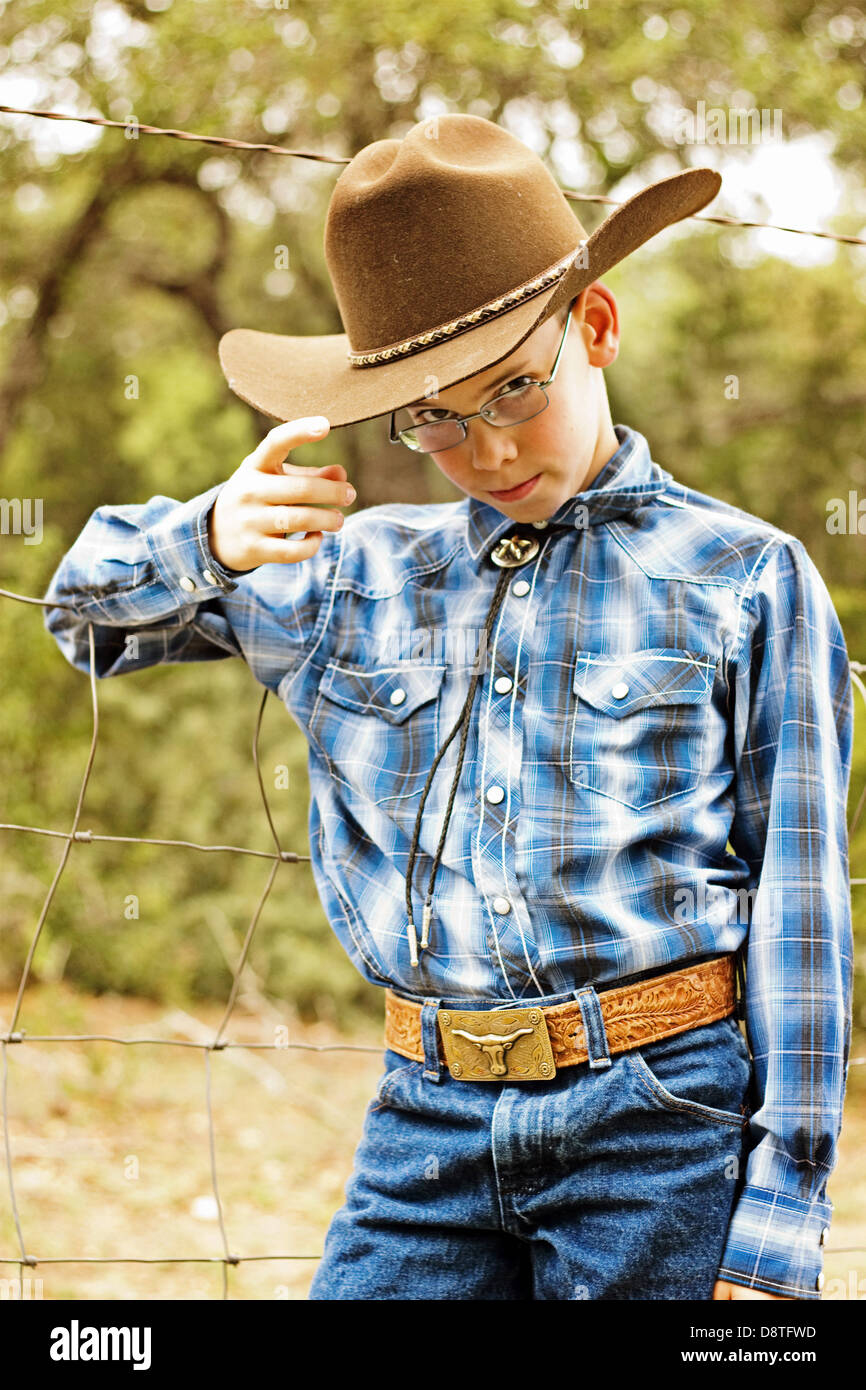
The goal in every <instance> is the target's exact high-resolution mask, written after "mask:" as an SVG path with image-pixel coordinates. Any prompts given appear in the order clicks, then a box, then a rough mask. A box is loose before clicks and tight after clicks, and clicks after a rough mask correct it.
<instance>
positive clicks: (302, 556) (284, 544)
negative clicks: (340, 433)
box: [208, 416, 355, 570]
mask: <svg viewBox="0 0 866 1390" xmlns="http://www.w3.org/2000/svg"><path fill="white" fill-rule="evenodd" d="M317 425H318V426H319V428H318V429H317V428H316V426H317ZM329 429H330V425H329V424H328V421H327V420H325V419H324V418H323V417H321V416H314V417H312V418H309V419H303V420H289V421H287V422H286V423H285V424H281V425H275V426H274V428H273V429H272V430H270V431H269V433H268V434H266V435H265V437H264V439H263V440H262V441H261V443H260V444H259V445H258V447H257V448H256V449H254V450H253V452H252V453H251V454H248V455H247V457H246V458H245V459H244V461H243V463H241V464H240V466H239V467H238V469H237V470H236V471H235V472H234V473H233V474H232V476H231V477H230V478H229V480H228V482H227V483H226V484H225V486H224V487H223V488H222V489H221V490H220V492H219V494H218V495H217V499H216V501H215V502H214V505H213V507H212V508H211V510H210V515H209V517H208V541H209V544H210V548H211V553H212V555H213V556H214V558H215V559H216V560H218V561H219V563H220V564H221V565H225V566H226V568H227V569H233V570H249V569H255V568H256V566H258V565H265V564H277V565H294V564H297V563H298V561H299V560H306V559H307V558H308V557H309V556H310V555H314V554H315V552H316V551H317V550H318V548H319V546H320V545H321V543H322V534H323V532H324V531H337V530H339V528H340V527H341V526H342V524H343V515H342V512H338V511H334V510H333V508H335V507H341V506H343V507H344V506H348V505H349V503H350V502H352V501H353V500H354V497H355V493H354V490H352V495H351V496H348V495H347V486H346V470H345V468H343V466H342V464H339V463H328V464H325V465H324V467H322V468H309V467H304V466H303V465H301V464H296V463H286V462H284V459H285V457H286V455H287V454H288V453H289V451H290V450H291V449H295V448H297V446H298V445H299V444H308V443H310V442H311V441H312V440H314V439H324V437H325V435H326V434H327V433H328V430H329ZM295 531H296V532H299V533H301V534H299V535H297V536H293V537H292V538H291V539H289V540H286V539H285V533H286V532H295Z"/></svg>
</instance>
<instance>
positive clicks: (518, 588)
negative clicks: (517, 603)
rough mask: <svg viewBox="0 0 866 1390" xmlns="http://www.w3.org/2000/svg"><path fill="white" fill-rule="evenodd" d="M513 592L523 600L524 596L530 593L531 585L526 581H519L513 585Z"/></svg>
mask: <svg viewBox="0 0 866 1390" xmlns="http://www.w3.org/2000/svg"><path fill="white" fill-rule="evenodd" d="M511 592H512V593H513V594H516V595H517V597H518V598H523V595H524V594H528V593H529V585H528V583H527V582H526V580H525V579H518V580H516V582H515V583H514V584H512V586H511Z"/></svg>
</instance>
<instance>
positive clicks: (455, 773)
mask: <svg viewBox="0 0 866 1390" xmlns="http://www.w3.org/2000/svg"><path fill="white" fill-rule="evenodd" d="M719 182H720V180H719V179H718V176H717V175H715V174H713V172H712V171H711V170H688V171H686V172H684V173H683V174H680V175H677V176H676V177H675V178H673V179H669V180H663V181H662V182H661V183H659V184H655V185H653V186H652V187H651V188H649V189H646V190H644V191H643V193H641V194H638V195H637V196H636V197H635V198H633V199H631V200H630V201H629V202H628V203H626V204H624V205H623V206H622V207H621V208H619V209H617V211H616V212H615V213H613V214H612V215H611V216H610V217H609V218H607V219H606V221H605V222H604V223H603V224H602V226H601V227H600V228H599V229H598V230H597V231H596V232H595V233H594V234H593V236H592V237H590V238H588V239H587V237H586V235H585V233H584V232H583V228H582V227H581V226H580V224H579V222H577V219H576V218H575V217H574V215H573V213H572V211H571V209H570V207H569V206H568V204H567V202H566V200H565V198H564V197H563V195H562V193H561V191H560V190H559V189H558V187H557V185H556V184H555V182H554V180H553V179H552V178H551V176H550V174H549V173H548V172H547V170H546V168H545V167H544V165H543V164H542V163H541V161H540V160H538V159H537V157H536V156H535V155H534V154H531V153H530V152H529V151H527V150H526V149H525V147H524V146H523V145H522V144H521V143H520V142H519V141H517V140H516V139H514V138H513V137H512V136H510V135H508V134H507V133H506V132H505V131H503V130H501V129H499V127H497V126H495V125H494V124H492V123H491V122H488V121H485V120H482V119H480V118H477V117H472V116H465V115H455V116H448V117H440V118H438V120H437V121H436V122H435V123H434V124H433V127H432V129H431V126H430V124H429V123H425V124H421V125H418V126H415V127H413V129H412V130H411V131H410V132H409V133H408V135H407V136H406V137H405V138H404V139H403V140H402V141H397V140H385V141H378V142H376V143H375V144H373V145H370V146H368V147H367V148H366V149H365V150H362V151H361V152H360V154H359V155H357V156H356V157H355V159H354V160H353V161H352V162H351V163H350V164H349V165H348V166H347V168H346V169H345V170H344V172H343V173H342V175H341V176H340V178H339V180H338V181H337V184H336V186H335V189H334V193H333V196H332V199H331V203H330V205H329V209H328V218H327V223H326V232H325V249H326V255H327V259H328V265H329V269H330V272H331V276H332V279H333V281H334V285H335V291H336V294H337V299H338V302H339V305H340V311H341V315H342V318H343V322H344V324H345V325H346V328H347V332H346V334H344V335H330V336H326V337H322V338H291V337H285V336H283V335H277V334H263V333H257V332H254V331H250V330H243V329H236V330H232V332H230V333H229V334H227V335H226V337H225V338H224V339H223V341H222V343H221V346H220V355H221V361H222V364H223V369H224V371H225V372H226V375H227V377H228V380H229V384H230V385H231V386H232V388H233V389H234V390H235V391H236V392H237V394H238V395H240V396H241V397H242V398H243V399H245V400H248V401H250V402H251V403H253V404H255V405H256V406H258V407H259V409H262V410H264V411H265V412H266V413H268V414H270V415H271V416H273V417H275V418H277V419H278V420H283V421H286V422H287V423H285V424H281V425H278V426H277V427H276V428H274V429H272V430H271V431H270V433H269V434H268V435H267V436H266V438H265V439H264V440H263V441H262V443H261V444H260V445H259V447H258V448H257V449H256V450H255V451H254V452H253V453H252V454H251V455H250V457H249V458H247V459H245V460H244V461H243V463H242V464H241V465H240V467H239V468H238V470H237V472H236V473H235V474H234V475H233V476H232V477H231V478H230V479H229V480H228V481H227V482H226V483H225V484H221V485H218V486H216V487H214V488H212V489H211V490H210V491H209V492H207V493H205V494H203V496H201V497H197V498H194V499H192V500H191V501H189V502H185V503H181V502H176V501H174V500H173V499H170V498H162V497H157V498H153V499H151V501H150V502H148V503H145V504H143V505H140V506H132V507H122V508H100V509H99V510H98V511H97V512H96V513H95V514H94V516H93V517H92V518H91V520H90V521H89V522H88V524H87V526H86V527H85V529H84V531H83V532H82V535H81V536H80V538H79V539H78V541H77V542H76V543H75V545H74V546H73V547H72V549H71V550H70V552H69V554H68V555H67V556H66V557H65V559H64V560H63V562H62V563H61V565H60V566H59V568H58V570H57V573H56V574H55V576H54V578H53V580H52V583H51V587H50V589H49V594H48V596H49V597H50V598H51V599H53V600H56V601H58V602H63V603H66V604H71V605H72V609H71V610H69V609H61V608H52V609H50V610H49V611H48V612H47V614H46V621H47V624H48V626H49V628H50V630H51V631H52V632H53V633H54V635H55V637H56V639H57V641H58V643H59V644H60V646H61V649H62V650H63V652H64V653H65V654H66V656H67V657H68V658H69V659H70V660H71V661H72V662H74V664H76V665H77V666H79V667H82V668H84V669H86V667H87V650H88V645H87V624H88V622H92V623H93V624H94V629H95V642H96V662H97V670H98V673H99V675H100V676H108V675H116V674H121V673H122V672H124V671H128V670H132V669H136V668H137V667H138V666H141V665H148V664H153V663H155V662H158V661H180V660H183V661H186V660H197V659H209V658H214V657H219V656H228V655H240V656H243V657H244V659H245V660H246V661H247V662H248V663H249V665H250V667H251V668H252V670H253V672H254V674H255V676H256V677H257V679H258V680H260V681H261V682H262V683H263V684H264V685H266V686H267V687H268V688H269V689H271V690H273V691H274V692H275V693H276V694H278V695H279V697H280V698H281V699H282V700H283V702H284V703H285V704H286V706H287V708H288V709H289V710H290V711H291V713H292V715H293V716H294V717H295V719H296V720H297V722H298V723H299V725H300V727H301V728H302V729H303V730H304V733H305V735H306V737H307V739H308V742H309V748H310V759H309V770H310V785H311V805H310V845H311V854H312V863H313V872H314V876H315V879H316V884H317V887H318V889H319V892H320V895H321V898H322V902H323V904H324V906H325V909H326V911H327V913H328V917H329V920H330V921H331V923H332V925H333V927H334V930H335V931H336V932H337V934H338V936H339V939H340V941H341V942H342V944H343V945H344V947H345V949H346V950H347V952H348V954H349V955H350V957H351V959H352V960H353V961H354V962H355V964H356V965H357V966H358V968H359V969H360V970H361V971H362V973H363V974H364V975H365V977H366V978H367V979H368V980H370V981H372V982H373V983H375V984H378V985H381V986H383V987H384V989H385V998H386V1028H385V1043H386V1052H385V1071H384V1073H383V1075H382V1077H381V1079H380V1082H379V1085H378V1088H377V1093H376V1096H375V1098H374V1100H373V1101H372V1102H371V1104H370V1106H369V1108H368V1111H367V1115H366V1118H365V1124H364V1131H363V1135H362V1138H361V1142H360V1144H359V1147H358V1150H357V1153H356V1158H355V1167H354V1171H353V1173H352V1176H351V1178H350V1180H349V1182H348V1184H347V1187H346V1195H347V1201H346V1204H345V1205H344V1207H343V1208H342V1209H341V1210H340V1211H339V1212H338V1213H337V1214H336V1216H335V1217H334V1220H333V1222H332V1224H331V1227H330V1230H329V1232H328V1237H327V1240H326V1245H325V1252H324V1258H323V1260H322V1262H321V1264H320V1266H319V1269H318V1271H317V1273H316V1275H315V1278H314V1280H313V1284H312V1288H311V1297H312V1298H314V1299H359V1298H360V1299H392V1298H393V1299H407V1298H408V1299H452V1298H462V1299H557V1300H558V1299H573V1298H591V1299H616V1300H623V1299H695V1298H697V1299H710V1298H801V1299H815V1298H819V1297H820V1290H821V1285H822V1282H823V1275H822V1274H821V1271H820V1265H821V1255H822V1250H821V1247H822V1245H823V1243H824V1241H825V1238H826V1233H827V1226H828V1223H829V1219H830V1211H831V1207H830V1204H829V1202H828V1200H827V1198H826V1191H825V1187H826V1180H827V1177H828V1176H829V1174H830V1172H831V1171H832V1168H833V1165H834V1162H835V1145H836V1140H837V1137H838V1133H839V1128H840V1124H841V1108H842V1101H843V1095H844V1085H845V1069H846V1065H847V1057H848V1047H849V1040H850V989H851V954H852V949H851V948H852V942H851V923H850V905H849V896H848V882H849V881H848V868H847V829H846V821H845V810H846V798H847V784H848V777H849V773H850V751H851V738H852V724H853V708H852V698H851V690H850V680H849V673H848V660H847V652H846V649H845V643H844V639H843V636H842V632H841V630H840V627H839V623H838V620H837V617H836V614H835V612H834V610H833V607H832V604H831V602H830V599H829V596H828V594H827V590H826V588H825V586H824V584H823V581H822V580H821V578H820V576H819V574H818V572H817V570H816V569H815V567H814V565H813V564H812V562H811V560H810V559H809V557H808V555H807V553H806V551H805V549H804V547H803V545H802V543H801V542H800V541H798V540H797V539H796V538H795V537H793V536H789V535H787V534H786V533H784V532H782V531H780V530H778V529H777V528H776V527H774V526H772V525H770V524H769V523H767V522H765V521H762V520H760V519H759V518H757V517H753V516H750V515H749V514H747V513H745V512H742V511H740V510H738V509H737V508H734V507H731V506H728V505H726V504H724V503H722V502H719V501H718V500H716V499H714V498H712V497H709V496H706V495H704V494H701V493H698V492H696V491H694V490H692V489H689V488H686V487H683V486H682V485H681V484H679V483H677V482H676V481H675V479H674V478H673V477H672V476H671V474H670V473H668V472H666V471H665V470H664V469H662V468H660V467H659V465H658V464H656V463H654V462H653V461H652V459H651V457H650V453H649V447H648V445H647V441H646V440H645V439H644V438H643V436H641V435H640V434H638V433H637V432H636V431H635V430H633V429H630V428H629V427H627V426H624V425H616V426H614V425H613V424H612V421H611V416H610V410H609V406H608V402H607V396H606V391H605V385H604V378H603V369H604V368H605V367H606V366H608V365H609V364H610V362H612V361H613V360H614V358H615V356H616V353H617V349H618V342H619V321H618V315H617V306H616V301H615V299H614V297H613V295H612V294H611V292H610V291H609V290H608V289H607V287H606V286H605V285H603V284H602V282H601V280H600V278H599V277H600V276H601V275H602V274H603V273H605V272H606V271H607V270H608V269H610V267H611V266H613V265H614V264H616V263H617V262H618V261H619V260H621V259H623V257H624V256H625V255H627V254H629V253H630V252H631V251H632V250H634V249H635V248H636V247H637V246H639V245H641V244H642V243H643V242H644V241H646V240H647V239H648V237H650V236H652V235H654V234H655V233H656V232H658V231H660V230H661V229H662V228H663V227H664V226H666V225H669V224H670V223H671V222H673V221H676V220H677V219H679V218H681V217H685V216H688V215H690V214H691V213H693V212H695V211H698V210H699V209H700V208H701V207H703V206H704V205H705V204H706V203H707V202H708V201H709V200H710V198H711V197H713V196H714V194H715V192H716V191H717V189H718V186H719ZM310 412H313V413H314V414H316V415H317V414H318V413H319V412H324V413H325V414H326V415H327V419H325V420H321V421H319V422H318V425H319V427H318V428H317V421H316V419H315V418H312V419H311V418H307V417H309V414H310ZM380 414H390V416H391V421H390V437H391V439H392V440H393V442H394V443H395V444H404V445H408V446H409V448H410V449H414V450H416V451H418V450H421V451H424V452H429V453H431V455H432V457H433V458H434V459H435V461H436V463H437V466H438V467H439V468H441V470H442V472H443V473H444V474H445V475H446V476H447V477H449V478H450V479H451V480H452V482H454V483H455V484H456V486H457V487H458V488H459V489H460V490H461V491H462V492H464V493H465V494H466V498H465V499H464V500H462V501H460V502H457V503H453V504H448V505H442V506H394V507H390V506H382V507H374V508H370V509H368V510H366V511H362V512H360V513H357V514H355V515H353V516H351V517H350V518H349V519H348V521H347V522H345V523H344V519H343V517H342V514H341V513H340V512H339V511H338V510H337V509H338V508H339V507H340V506H342V505H344V504H345V503H346V502H348V501H350V500H351V498H350V497H349V496H347V494H346V490H345V489H346V480H345V471H344V470H343V469H342V468H340V467H333V466H331V467H327V468H324V469H309V468H301V467H298V466H297V465H294V464H291V463H287V462H286V461H285V460H286V455H287V454H288V453H289V452H290V450H291V449H292V448H293V447H295V446H297V445H298V444H301V443H305V442H309V441H310V440H312V439H314V438H317V437H321V436H322V434H324V433H326V432H327V429H328V421H330V423H331V425H342V424H347V423H349V422H351V421H354V420H361V419H367V418H371V417H373V416H376V415H380ZM299 537H300V538H299ZM133 627H134V628H135V630H136V633H137V635H138V637H139V642H138V653H137V658H136V660H134V661H133V660H132V659H131V658H130V657H129V656H128V655H127V646H126V644H125V640H124V639H125V631H126V630H127V629H129V628H133ZM431 638H432V639H433V642H434V645H433V648H432V649H431V645H430V641H431ZM443 641H444V643H445V647H444V650H443ZM479 687H480V688H479ZM476 696H477V698H476ZM458 734H459V735H460V738H459V742H458V743H455V740H456V738H457V735H458ZM416 867H417V869H418V870H419V872H418V873H417V875H416V873H415V870H416ZM735 958H737V959H739V960H740V961H741V963H744V964H746V965H747V967H748V973H747V977H746V984H745V993H743V988H744V987H743V978H742V970H740V972H739V978H740V1001H741V1005H742V1010H743V1011H744V1017H745V1021H746V1026H747V1030H748V1035H749V1040H750V1044H751V1051H752V1058H751V1060H750V1056H749V1048H748V1047H747V1045H746V1042H745V1040H744V1038H743V1036H742V1034H741V1032H740V1029H739V1027H738V1025H737V1022H736V1018H735V1009H736V1005H737V1000H736V995H735V974H734V964H735Z"/></svg>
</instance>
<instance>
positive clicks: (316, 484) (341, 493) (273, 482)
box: [249, 468, 355, 507]
mask: <svg viewBox="0 0 866 1390" xmlns="http://www.w3.org/2000/svg"><path fill="white" fill-rule="evenodd" d="M250 481H251V482H252V480H250ZM348 486H349V485H348V483H347V482H346V479H345V477H342V478H322V477H320V476H318V474H314V473H313V472H312V470H310V469H308V468H305V469H299V470H298V471H297V472H293V473H291V474H289V475H288V476H286V475H280V474H276V473H261V474H258V473H257V474H256V477H255V480H254V485H252V486H251V487H250V489H249V491H250V495H251V497H252V499H253V500H255V501H256V502H261V503H263V504H264V505H266V506H285V507H292V506H295V507H306V506H312V507H347V506H349V504H350V502H353V501H354V500H355V499H354V497H351V498H350V497H349V496H348V495H347V492H346V488H347V487H348Z"/></svg>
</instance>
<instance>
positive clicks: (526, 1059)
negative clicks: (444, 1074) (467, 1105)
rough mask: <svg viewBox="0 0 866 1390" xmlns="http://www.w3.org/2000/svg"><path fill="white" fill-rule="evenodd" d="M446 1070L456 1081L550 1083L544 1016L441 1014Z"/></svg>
mask: <svg viewBox="0 0 866 1390" xmlns="http://www.w3.org/2000/svg"><path fill="white" fill-rule="evenodd" d="M437 1018H438V1020H439V1031H440V1034H441V1036H442V1045H443V1047H444V1049H445V1060H446V1062H447V1063H448V1070H449V1071H450V1073H451V1075H452V1076H453V1077H455V1078H456V1079H457V1080H458V1081H551V1080H552V1079H553V1077H554V1075H555V1074H556V1063H555V1062H554V1060H553V1048H552V1047H551V1045H550V1034H549V1033H548V1031H547V1022H546V1020H545V1017H544V1013H543V1011H542V1010H541V1009H539V1008H534V1009H440V1010H439V1011H438V1014H437Z"/></svg>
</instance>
